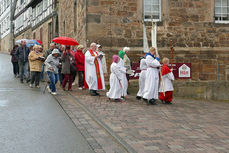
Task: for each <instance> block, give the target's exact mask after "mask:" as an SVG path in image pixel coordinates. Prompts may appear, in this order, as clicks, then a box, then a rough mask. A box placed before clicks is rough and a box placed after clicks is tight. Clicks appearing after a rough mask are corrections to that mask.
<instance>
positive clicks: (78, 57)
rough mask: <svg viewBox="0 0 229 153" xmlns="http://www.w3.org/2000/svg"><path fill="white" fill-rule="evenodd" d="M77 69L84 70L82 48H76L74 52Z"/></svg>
mask: <svg viewBox="0 0 229 153" xmlns="http://www.w3.org/2000/svg"><path fill="white" fill-rule="evenodd" d="M75 60H76V67H77V71H84V64H85V56H84V54H83V52H82V50H77V52H76V53H75Z"/></svg>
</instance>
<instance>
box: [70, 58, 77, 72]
mask: <svg viewBox="0 0 229 153" xmlns="http://www.w3.org/2000/svg"><path fill="white" fill-rule="evenodd" d="M76 71H77V67H76V64H75V61H73V59H71V58H70V72H71V73H76Z"/></svg>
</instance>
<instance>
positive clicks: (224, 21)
mask: <svg viewBox="0 0 229 153" xmlns="http://www.w3.org/2000/svg"><path fill="white" fill-rule="evenodd" d="M216 7H219V8H221V10H222V8H223V6H222V0H221V6H216V0H214V21H215V23H217V24H229V3H228V6H225V7H227V8H228V12H227V14H228V15H227V16H228V20H216ZM220 13H221V14H220V15H222V12H220ZM219 18H220V17H219Z"/></svg>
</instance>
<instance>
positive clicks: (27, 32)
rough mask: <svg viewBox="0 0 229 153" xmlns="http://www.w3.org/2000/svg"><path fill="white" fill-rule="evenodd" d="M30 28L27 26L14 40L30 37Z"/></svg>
mask: <svg viewBox="0 0 229 153" xmlns="http://www.w3.org/2000/svg"><path fill="white" fill-rule="evenodd" d="M32 37H33V36H32V29H31V28H29V29H27V30H26V31H24V32H23V33H21V34H20V35H18V36H16V37H15V41H17V40H20V39H32Z"/></svg>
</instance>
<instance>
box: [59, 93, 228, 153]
mask: <svg viewBox="0 0 229 153" xmlns="http://www.w3.org/2000/svg"><path fill="white" fill-rule="evenodd" d="M59 91H60V90H59ZM70 94H71V95H69V94H68V93H62V91H61V93H60V94H59V95H58V96H57V98H58V99H60V100H61V102H60V103H61V105H62V106H63V108H64V109H65V111H66V112H67V113H68V114H69V116H70V117H71V118H72V119H73V121H74V123H75V124H76V125H77V127H78V128H79V129H81V131H83V135H84V134H86V135H89V136H88V137H89V138H88V139H89V140H88V141H93V142H92V145H94V147H93V148H94V149H95V151H96V152H122V151H123V150H120V149H119V148H118V145H117V144H118V143H115V141H114V139H113V142H112V139H110V138H109V137H110V136H109V134H107V133H106V132H104V131H103V130H101V128H99V126H98V125H97V124H96V122H95V121H93V120H92V119H91V118H90V117H89V116H88V115H87V113H86V112H84V111H82V109H79V107H82V106H83V107H85V108H87V109H88V110H89V112H91V113H93V115H95V116H94V117H95V118H97V119H98V120H99V121H102V122H103V123H104V124H105V126H108V127H109V128H110V129H111V130H112V131H113V132H114V133H115V134H116V135H118V137H119V138H120V139H121V140H122V141H123V142H126V143H127V146H129V147H130V148H131V149H133V150H135V151H136V152H138V153H152V152H161V153H165V152H174V153H178V152H180V153H184V152H188V153H194V152H195V153H197V152H200V153H213V152H218V153H228V150H229V146H228V144H229V119H228V116H229V109H228V108H229V104H228V103H223V102H206V101H196V100H184V99H175V100H174V101H175V103H174V104H173V105H163V104H161V103H159V105H157V106H148V105H146V104H145V103H144V102H143V101H137V100H135V97H134V96H128V98H127V100H126V102H123V103H116V102H109V101H108V99H107V98H106V97H105V92H103V93H102V96H100V97H91V96H89V94H88V91H87V90H83V91H80V90H78V89H75V90H73V92H71V93H70ZM80 110H81V111H80ZM80 124H81V125H80ZM82 125H83V126H82ZM89 143H90V142H89ZM107 146H109V147H107ZM108 148H109V149H108Z"/></svg>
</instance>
